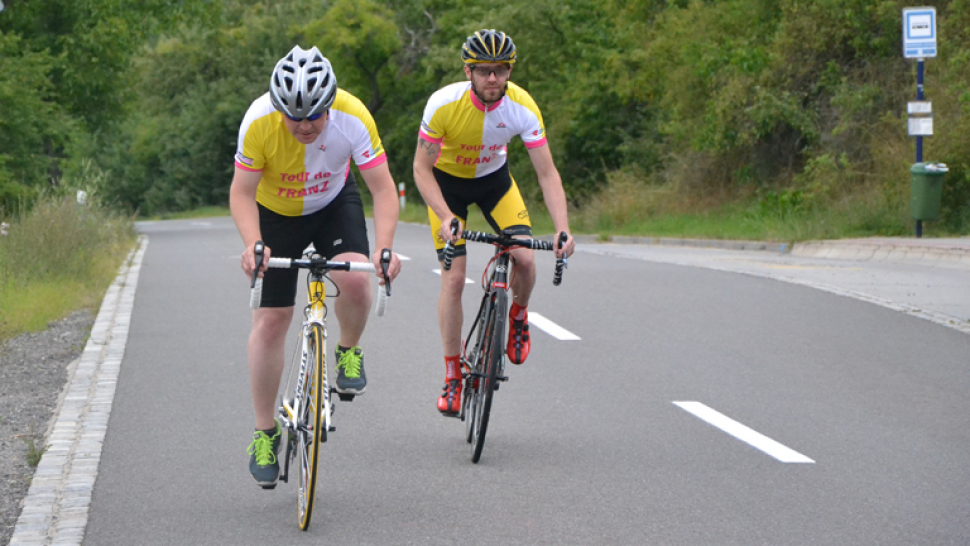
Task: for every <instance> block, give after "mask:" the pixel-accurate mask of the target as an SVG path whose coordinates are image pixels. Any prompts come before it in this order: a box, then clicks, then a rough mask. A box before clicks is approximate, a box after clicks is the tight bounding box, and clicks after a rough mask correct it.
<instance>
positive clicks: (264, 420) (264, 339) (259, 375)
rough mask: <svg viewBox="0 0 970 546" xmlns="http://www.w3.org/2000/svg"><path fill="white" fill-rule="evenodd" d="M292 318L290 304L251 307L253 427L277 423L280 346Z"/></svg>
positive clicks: (282, 359) (280, 374)
mask: <svg viewBox="0 0 970 546" xmlns="http://www.w3.org/2000/svg"><path fill="white" fill-rule="evenodd" d="M292 319H293V308H292V307H263V308H260V309H256V310H255V311H253V329H252V332H250V334H249V346H248V353H249V385H250V389H251V391H252V394H253V407H254V409H255V410H256V428H257V429H259V430H269V429H271V428H273V427H275V426H276V424H275V421H274V415H275V414H276V394H277V392H278V391H279V388H280V378H281V376H282V375H283V366H284V356H283V346H284V344H285V342H286V331H287V329H289V327H290V321H291V320H292Z"/></svg>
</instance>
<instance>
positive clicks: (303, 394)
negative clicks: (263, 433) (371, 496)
mask: <svg viewBox="0 0 970 546" xmlns="http://www.w3.org/2000/svg"><path fill="white" fill-rule="evenodd" d="M263 252H264V247H263V244H262V243H261V242H260V243H257V244H256V269H255V271H254V272H253V280H252V283H251V284H250V285H251V287H252V290H251V294H250V307H252V308H253V309H256V308H258V307H259V302H260V299H261V297H262V280H263V279H261V278H258V276H257V275H258V273H257V272H258V271H259V269H260V267H261V264H262V262H263ZM381 264H382V266H383V268H384V284H383V286H378V287H377V303H376V305H375V313H376V314H377V316H383V315H384V310H385V308H386V305H387V298H388V297H390V295H391V281H390V279H389V278H388V276H387V271H388V269H389V268H390V264H391V251H390V250H388V249H384V250H382V251H381ZM267 266H268V267H273V268H284V269H289V268H295V269H307V270H308V273H307V305H306V307H305V308H304V310H303V324H302V326H301V328H300V331H299V342H298V344H297V349H298V351H297V350H296V349H294V357H293V359H292V360H291V362H290V366H289V374H288V375H287V380H286V382H285V383H284V385H285V386H284V388H283V394H282V395H281V396H280V406H279V420H280V423H281V426H282V428H283V429H284V430H285V431H286V456H285V457H284V458H283V469H282V472H281V473H280V478H279V479H280V481H282V482H288V481H289V474H290V465H291V464H292V463H293V462H294V460H298V461H299V470H300V476H299V478H300V483H299V485H300V488H299V492H298V505H299V524H300V529H302V530H304V531H306V530H307V529H308V528H309V527H310V516H311V515H312V514H313V499H314V493H315V490H316V482H317V475H318V471H319V467H318V465H317V458H318V454H319V452H318V447H319V445H320V444H321V443H323V442H326V441H327V433H328V432H334V431H335V430H336V427H334V424H333V414H334V410H335V406H334V404H333V399H332V398H331V395H332V394H334V393H337V395H338V397H339V398H340V400H343V401H351V400H353V399H354V395H353V394H348V393H340V392H337V391H336V389H335V388H334V387H333V386H332V384H331V382H330V376H329V374H328V373H327V322H326V319H327V304H326V301H325V298H326V297H327V287H326V283H325V282H324V280H328V281H330V283H331V284H333V285H334V288H335V289H336V291H337V294H336V295H338V296H339V295H340V287H338V286H337V285H336V283H334V282H333V279H331V278H330V277H329V276H328V275H327V273H328V272H330V271H333V270H337V271H362V272H371V273H373V272H374V270H375V269H374V264H371V263H363V262H333V261H329V260H327V259H326V258H324V257H322V256H319V255H317V254H316V251H315V250H314V249H313V247H312V245H311V246H310V247H309V248H308V249H307V250H306V251H305V253H304V255H303V258H302V259H291V258H270V259H269V262H268V263H267ZM333 297H336V296H333ZM297 358H299V361H297ZM297 369H298V370H299V373H298V374H297V375H296V378H295V380H294V377H293V375H294V371H295V370H297ZM272 487H275V485H273V486H272Z"/></svg>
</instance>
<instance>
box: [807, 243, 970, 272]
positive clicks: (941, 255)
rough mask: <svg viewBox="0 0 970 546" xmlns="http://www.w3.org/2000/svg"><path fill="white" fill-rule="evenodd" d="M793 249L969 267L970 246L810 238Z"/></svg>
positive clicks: (816, 254) (847, 257)
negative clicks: (818, 239) (814, 239)
mask: <svg viewBox="0 0 970 546" xmlns="http://www.w3.org/2000/svg"><path fill="white" fill-rule="evenodd" d="M791 253H792V254H793V255H796V256H802V257H806V258H830V259H839V260H856V261H874V262H894V263H900V262H902V263H911V264H914V265H922V266H930V267H950V268H955V269H970V246H961V245H948V244H939V243H935V244H934V243H929V242H928V243H927V244H926V245H918V244H912V243H908V242H899V243H895V242H886V241H880V242H865V241H808V242H805V243H795V245H794V246H793V248H792V251H791Z"/></svg>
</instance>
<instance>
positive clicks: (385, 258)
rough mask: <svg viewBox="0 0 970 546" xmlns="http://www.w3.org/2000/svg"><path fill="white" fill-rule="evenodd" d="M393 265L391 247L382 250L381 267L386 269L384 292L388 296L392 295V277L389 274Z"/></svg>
mask: <svg viewBox="0 0 970 546" xmlns="http://www.w3.org/2000/svg"><path fill="white" fill-rule="evenodd" d="M390 267H391V249H389V248H385V249H383V250H381V268H382V269H383V270H384V292H386V293H387V295H388V297H390V295H391V278H390V277H388V275H387V270H388V268H390Z"/></svg>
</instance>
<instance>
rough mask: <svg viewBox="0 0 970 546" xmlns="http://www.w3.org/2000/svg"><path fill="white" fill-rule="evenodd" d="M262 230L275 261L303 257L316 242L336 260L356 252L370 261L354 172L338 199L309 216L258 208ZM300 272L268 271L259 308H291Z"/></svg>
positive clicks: (323, 252) (327, 255) (320, 248)
mask: <svg viewBox="0 0 970 546" xmlns="http://www.w3.org/2000/svg"><path fill="white" fill-rule="evenodd" d="M259 229H260V232H261V233H262V236H263V243H265V244H266V246H268V247H269V248H270V250H271V254H272V256H273V257H275V258H300V257H302V256H303V251H304V249H306V247H307V246H309V244H310V243H313V246H314V248H316V249H317V254H319V255H321V256H324V257H326V258H333V257H334V256H337V255H338V254H343V253H345V252H355V253H357V254H363V255H364V256H367V257H368V259H369V258H370V243H369V242H368V240H367V224H366V222H365V220H364V205H363V203H362V202H361V199H360V190H358V189H357V183H356V181H355V180H354V173H353V171H351V172H350V173H348V176H347V181H346V182H345V183H344V188H343V189H342V190H340V193H339V194H337V197H336V199H334V200H333V201H331V202H330V204H329V205H327V206H326V207H323V208H322V209H320V210H318V211H317V212H314V213H312V214H308V215H306V216H284V215H282V214H277V213H275V212H273V211H271V210H269V209H268V208H266V207H264V206H262V205H259ZM299 272H300V270H299V269H269V270H267V271H266V273H265V274H264V277H263V298H262V300H261V301H260V307H292V306H293V305H294V304H295V303H296V280H297V275H298V274H299Z"/></svg>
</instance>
